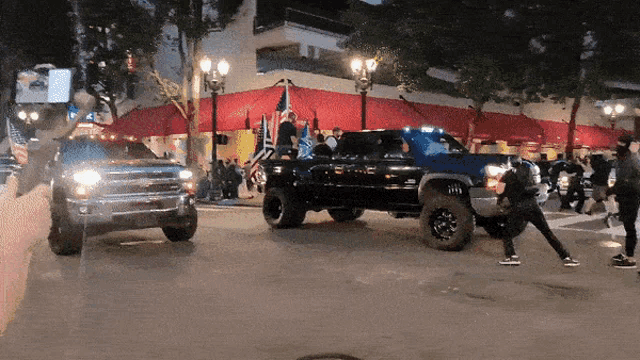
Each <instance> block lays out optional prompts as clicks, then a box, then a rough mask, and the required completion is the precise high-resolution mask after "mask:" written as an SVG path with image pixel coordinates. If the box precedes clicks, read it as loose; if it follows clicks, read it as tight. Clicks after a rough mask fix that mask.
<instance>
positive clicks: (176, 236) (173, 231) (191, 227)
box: [162, 207, 198, 242]
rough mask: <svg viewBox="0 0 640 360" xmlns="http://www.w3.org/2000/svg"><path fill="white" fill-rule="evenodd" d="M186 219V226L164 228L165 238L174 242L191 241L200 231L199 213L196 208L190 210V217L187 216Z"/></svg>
mask: <svg viewBox="0 0 640 360" xmlns="http://www.w3.org/2000/svg"><path fill="white" fill-rule="evenodd" d="M186 218H187V219H186V223H187V224H186V225H184V226H180V227H176V226H165V227H163V228H162V232H163V233H164V236H166V237H167V239H169V240H171V241H173V242H177V241H188V240H190V239H191V238H192V237H193V235H195V233H196V230H197V229H198V211H197V210H196V208H195V207H192V208H191V209H190V210H189V215H187V216H186Z"/></svg>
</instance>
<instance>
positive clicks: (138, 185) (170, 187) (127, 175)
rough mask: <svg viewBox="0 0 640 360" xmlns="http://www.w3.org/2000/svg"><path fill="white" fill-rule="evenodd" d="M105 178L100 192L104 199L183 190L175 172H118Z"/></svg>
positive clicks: (171, 192)
mask: <svg viewBox="0 0 640 360" xmlns="http://www.w3.org/2000/svg"><path fill="white" fill-rule="evenodd" d="M103 178H104V180H105V181H103V182H101V183H102V187H101V188H100V189H99V190H98V191H99V193H100V195H102V196H104V197H121V196H140V195H162V194H176V193H179V192H180V191H182V189H183V185H182V180H181V179H180V177H179V175H178V173H175V172H140V171H132V172H117V173H106V174H104V177H103Z"/></svg>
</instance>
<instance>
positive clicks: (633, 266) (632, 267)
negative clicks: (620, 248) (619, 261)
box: [613, 265, 638, 269]
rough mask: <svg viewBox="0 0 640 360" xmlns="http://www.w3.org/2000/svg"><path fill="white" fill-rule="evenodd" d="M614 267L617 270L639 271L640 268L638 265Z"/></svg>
mask: <svg viewBox="0 0 640 360" xmlns="http://www.w3.org/2000/svg"><path fill="white" fill-rule="evenodd" d="M613 267H614V268H616V269H637V268H638V266H637V265H631V266H624V265H613Z"/></svg>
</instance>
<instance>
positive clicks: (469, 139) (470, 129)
mask: <svg viewBox="0 0 640 360" xmlns="http://www.w3.org/2000/svg"><path fill="white" fill-rule="evenodd" d="M483 108H484V103H483V102H476V101H474V102H473V109H474V110H475V112H476V116H475V117H474V118H473V120H471V121H470V122H469V124H468V125H467V133H466V134H465V138H464V139H463V140H464V144H465V146H466V147H467V149H469V150H471V146H472V145H473V137H474V136H475V130H476V126H477V125H478V124H479V123H480V121H481V120H482V109H483Z"/></svg>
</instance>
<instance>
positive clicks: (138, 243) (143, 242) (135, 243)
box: [120, 240, 169, 246]
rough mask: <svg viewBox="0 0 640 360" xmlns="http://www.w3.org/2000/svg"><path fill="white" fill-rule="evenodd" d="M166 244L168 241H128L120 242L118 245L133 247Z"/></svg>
mask: <svg viewBox="0 0 640 360" xmlns="http://www.w3.org/2000/svg"><path fill="white" fill-rule="evenodd" d="M166 242H169V240H142V241H128V242H121V243H120V245H125V246H135V245H143V244H164V243H166Z"/></svg>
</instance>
